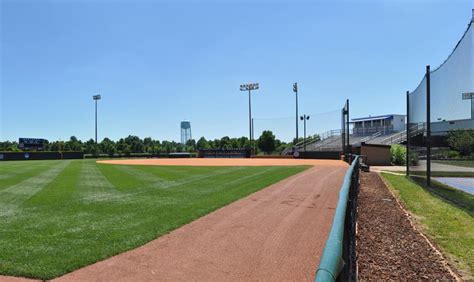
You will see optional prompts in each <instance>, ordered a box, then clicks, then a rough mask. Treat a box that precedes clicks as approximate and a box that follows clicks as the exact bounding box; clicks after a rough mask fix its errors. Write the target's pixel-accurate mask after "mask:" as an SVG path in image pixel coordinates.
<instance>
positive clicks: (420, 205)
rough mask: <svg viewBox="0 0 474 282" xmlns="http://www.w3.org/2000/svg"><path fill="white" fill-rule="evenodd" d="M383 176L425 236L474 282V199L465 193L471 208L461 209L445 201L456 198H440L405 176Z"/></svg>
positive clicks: (446, 195) (466, 206) (447, 194)
mask: <svg viewBox="0 0 474 282" xmlns="http://www.w3.org/2000/svg"><path fill="white" fill-rule="evenodd" d="M382 176H383V177H384V178H385V179H386V180H387V181H388V183H389V184H390V186H391V187H390V188H391V189H392V190H393V191H394V192H395V193H396V194H397V195H398V196H399V198H400V199H401V201H402V202H403V203H404V205H405V207H406V208H407V209H408V210H409V211H410V212H411V213H412V214H413V215H414V216H415V219H416V220H417V221H418V222H419V223H420V225H421V227H422V229H423V232H424V233H425V234H427V235H429V236H430V237H431V239H433V241H434V242H435V243H436V244H437V245H438V246H440V247H441V249H442V250H443V252H444V253H445V254H448V255H449V256H450V258H451V261H454V263H455V264H456V265H457V266H458V268H459V269H461V270H464V271H465V276H467V277H470V279H472V275H473V274H474V218H473V216H472V212H473V210H472V207H473V202H474V200H473V199H474V198H473V197H472V196H471V195H469V194H466V193H464V194H466V195H465V197H464V198H463V201H465V204H467V202H469V204H468V205H465V206H463V207H458V206H457V205H456V204H454V203H453V201H451V202H447V201H446V200H445V197H450V196H452V195H451V194H449V193H445V194H444V195H443V196H444V197H443V198H440V197H438V196H437V195H435V194H432V193H430V191H429V190H425V189H424V188H423V187H422V186H420V185H418V184H417V183H416V182H414V181H413V180H410V179H408V178H406V177H405V176H400V175H393V174H388V173H382ZM452 200H455V199H452ZM457 200H459V199H457ZM468 279H469V278H468Z"/></svg>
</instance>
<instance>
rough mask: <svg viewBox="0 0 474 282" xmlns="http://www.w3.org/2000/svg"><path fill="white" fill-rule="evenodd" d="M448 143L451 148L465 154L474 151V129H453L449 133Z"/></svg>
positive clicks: (467, 154)
mask: <svg viewBox="0 0 474 282" xmlns="http://www.w3.org/2000/svg"><path fill="white" fill-rule="evenodd" d="M448 143H449V146H451V148H453V149H454V150H456V151H459V152H460V153H461V155H463V156H469V155H470V154H471V153H472V152H474V130H452V131H449V133H448Z"/></svg>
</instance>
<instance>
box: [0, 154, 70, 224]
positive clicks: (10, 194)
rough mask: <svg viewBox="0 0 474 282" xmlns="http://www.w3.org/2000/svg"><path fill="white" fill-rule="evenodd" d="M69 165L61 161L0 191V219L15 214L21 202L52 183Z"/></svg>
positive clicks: (68, 162)
mask: <svg viewBox="0 0 474 282" xmlns="http://www.w3.org/2000/svg"><path fill="white" fill-rule="evenodd" d="M69 164H70V161H61V162H59V163H56V164H55V165H54V166H53V167H52V168H50V169H48V170H46V171H44V172H42V173H40V174H38V175H36V176H35V177H32V178H27V179H26V180H24V181H22V182H20V183H18V184H15V185H13V186H10V187H8V188H6V189H3V190H0V217H2V216H11V215H13V214H15V212H16V211H18V208H19V206H20V205H21V204H23V202H25V201H26V200H28V199H29V198H31V197H32V196H34V195H35V194H36V193H38V192H39V191H40V190H41V189H43V188H44V187H45V186H46V185H48V184H49V183H50V182H51V181H53V180H54V179H55V178H56V177H57V176H58V175H59V174H60V173H61V172H62V171H63V170H64V169H65V168H66V167H67V166H68V165H69Z"/></svg>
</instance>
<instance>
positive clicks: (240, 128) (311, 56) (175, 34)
mask: <svg viewBox="0 0 474 282" xmlns="http://www.w3.org/2000/svg"><path fill="white" fill-rule="evenodd" d="M0 3H1V4H0V5H1V6H0V9H1V34H0V36H1V43H0V44H1V49H0V52H1V61H0V64H1V73H0V77H1V80H0V84H1V88H0V91H1V92H0V95H1V96H0V111H1V112H0V119H1V120H0V140H17V139H18V137H41V138H46V139H49V140H56V139H62V140H67V139H68V138H69V136H71V135H75V136H77V137H78V138H80V139H82V140H87V139H89V138H93V135H94V105H93V101H92V95H94V94H96V93H100V94H101V95H102V98H103V99H102V100H101V101H100V102H99V139H102V138H103V137H106V136H108V137H110V138H112V139H118V138H120V137H125V136H127V135H129V134H133V135H138V136H140V137H142V138H143V137H147V136H151V137H153V138H155V139H160V140H162V139H168V140H179V122H180V121H181V120H184V119H188V120H190V121H191V124H192V130H193V137H194V138H196V139H197V138H199V137H200V136H205V137H206V138H218V137H219V138H220V137H222V136H225V135H228V136H231V137H237V136H247V135H248V104H247V103H248V100H247V96H246V95H245V94H244V93H243V92H240V91H239V85H240V84H242V83H246V82H259V83H260V89H259V90H258V91H257V92H255V94H254V95H253V97H252V106H253V109H252V110H253V116H254V118H255V129H256V132H255V135H256V136H258V135H259V134H260V132H259V131H261V130H262V129H264V128H269V129H272V130H273V131H274V133H275V134H276V135H277V137H279V138H281V139H283V140H290V139H291V138H293V137H294V134H295V129H294V127H295V125H294V123H295V121H294V114H295V113H294V103H295V102H294V95H293V93H292V83H293V82H295V81H297V82H298V84H299V90H300V96H299V98H300V113H301V114H303V113H306V114H310V115H311V119H310V120H309V121H308V134H314V133H320V132H323V131H326V130H328V129H331V128H337V127H338V126H339V124H340V117H339V109H340V108H341V107H342V105H343V103H344V101H345V99H346V98H348V99H350V100H351V116H352V117H360V116H366V115H377V114H386V113H404V112H405V96H404V93H405V91H406V90H413V89H414V88H415V87H416V86H417V84H418V83H419V81H420V80H421V78H422V76H423V73H424V69H425V65H426V64H431V65H432V68H434V67H437V66H438V65H439V64H441V63H442V62H443V61H444V60H445V59H446V57H447V56H448V55H449V53H450V52H451V51H452V49H453V48H454V46H455V44H456V43H457V41H458V40H459V39H460V38H461V36H462V34H463V33H464V31H465V29H466V27H467V24H468V23H469V21H470V19H471V8H473V7H474V5H473V2H472V1H448V0H446V1H427V0H426V1H421V0H420V1H408V0H404V1H375V0H374V1H367V0H365V1H290V0H288V1H221V2H218V1H174V2H173V1H144V0H143V1H92V0H90V1H79V0H76V1H59V0H56V1H36V0H35V1H12V0H0ZM318 113H323V114H318ZM302 128H303V126H302V125H300V135H302V134H303V130H302Z"/></svg>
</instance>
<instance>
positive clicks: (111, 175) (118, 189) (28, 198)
mask: <svg viewBox="0 0 474 282" xmlns="http://www.w3.org/2000/svg"><path fill="white" fill-rule="evenodd" d="M127 162H128V164H120V163H121V161H120V160H119V161H115V163H113V162H112V163H96V161H95V160H62V161H61V160H58V161H56V160H52V161H51V160H48V161H19V162H13V161H12V162H2V163H0V180H1V181H0V275H9V276H20V277H30V278H38V279H51V278H54V277H58V276H61V275H63V274H66V273H68V272H71V271H73V270H76V269H78V268H81V267H84V266H87V265H90V264H92V263H95V262H97V261H101V260H104V259H106V258H109V257H111V256H114V255H117V254H120V253H123V252H125V251H127V250H131V249H135V248H137V247H139V246H141V245H144V244H146V243H147V242H150V241H152V240H154V239H156V238H158V237H160V236H162V235H164V234H166V233H169V232H170V231H172V230H174V229H177V228H178V227H180V226H183V225H185V224H187V223H190V222H192V221H194V220H196V219H198V218H200V217H202V216H204V215H206V214H208V213H210V212H212V211H215V210H217V209H219V208H221V207H223V206H226V205H228V204H229V203H231V202H234V201H236V200H238V199H240V198H243V197H246V196H248V195H249V194H252V193H254V192H256V191H259V190H261V189H262V188H264V187H267V186H269V185H272V184H274V183H276V182H279V181H281V180H283V179H285V178H288V177H290V176H292V175H295V174H298V173H300V172H302V171H305V170H307V169H308V168H309V167H310V166H309V164H310V163H308V165H305V163H289V164H288V163H287V162H288V161H279V160H275V162H273V163H272V161H271V160H265V161H263V162H262V161H256V162H254V163H252V164H249V162H247V163H239V162H238V160H237V162H236V161H224V162H223V163H220V164H219V165H218V166H216V165H212V163H207V164H204V165H199V166H196V165H193V164H187V165H186V166H182V165H179V164H180V162H176V161H174V160H169V162H170V163H169V165H165V166H164V165H163V164H161V165H156V163H155V164H154V165H136V164H140V162H143V161H140V160H137V161H133V160H130V161H127ZM134 162H136V163H134ZM158 162H159V161H158ZM122 163H123V161H122ZM341 163H342V162H341ZM130 164H135V165H130ZM158 164H159V163H158ZM185 164H186V163H185ZM265 164H266V165H265ZM339 166H340V167H341V168H342V169H341V170H340V173H339V174H338V177H337V181H340V180H341V181H342V175H343V173H344V171H345V166H344V165H339ZM332 171H334V169H332ZM302 180H303V179H302ZM338 184H339V183H338ZM318 185H322V183H319V184H318ZM335 188H336V189H334V193H333V194H334V195H337V188H338V187H335ZM290 196H291V195H290ZM336 200H337V196H335V198H334V200H333V201H332V202H331V204H332V205H334V204H335V201H336ZM278 204H280V203H278ZM329 222H330V220H328V224H327V228H326V229H328V228H329V226H330V224H329ZM319 241H321V242H320V244H321V245H324V240H319ZM311 265H314V262H312V263H311ZM0 278H1V277H0Z"/></svg>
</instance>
